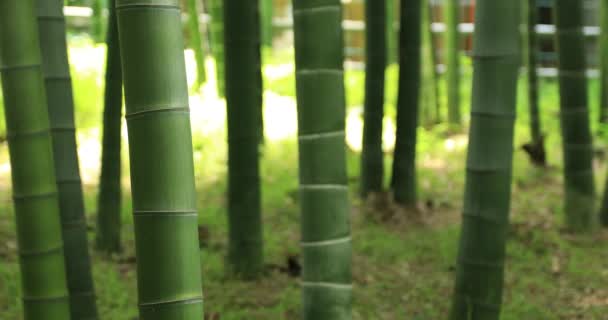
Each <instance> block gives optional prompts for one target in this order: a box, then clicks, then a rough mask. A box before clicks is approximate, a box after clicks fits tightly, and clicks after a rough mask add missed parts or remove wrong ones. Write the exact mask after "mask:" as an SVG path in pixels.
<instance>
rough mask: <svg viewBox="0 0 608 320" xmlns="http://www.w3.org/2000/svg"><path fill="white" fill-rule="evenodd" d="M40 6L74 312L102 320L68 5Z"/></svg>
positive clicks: (57, 0)
mask: <svg viewBox="0 0 608 320" xmlns="http://www.w3.org/2000/svg"><path fill="white" fill-rule="evenodd" d="M37 4H38V28H39V29H38V30H39V31H38V32H39V34H40V49H41V50H42V73H43V76H44V81H45V86H46V92H47V103H48V113H49V119H50V125H51V136H52V141H53V156H54V160H55V161H54V164H55V176H56V177H57V188H58V191H59V206H60V211H61V225H62V234H63V242H64V247H65V250H64V251H65V252H64V254H65V266H66V270H67V278H68V291H69V293H70V309H71V314H72V318H74V319H96V317H97V307H96V305H95V292H94V290H93V277H92V275H91V261H90V257H89V246H88V244H87V242H88V240H87V226H86V221H85V215H84V200H83V195H82V185H81V181H80V170H79V164H78V152H77V147H76V129H75V127H74V101H73V98H72V79H71V77H70V67H69V63H68V51H67V43H66V29H65V18H64V16H63V1H61V0H38V1H37Z"/></svg>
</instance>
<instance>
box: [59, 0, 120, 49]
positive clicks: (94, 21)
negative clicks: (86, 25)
mask: <svg viewBox="0 0 608 320" xmlns="http://www.w3.org/2000/svg"><path fill="white" fill-rule="evenodd" d="M107 1H109V2H112V1H114V0H107ZM62 2H63V1H62ZM103 7H104V5H103V0H93V3H92V9H93V16H91V37H92V38H93V41H95V42H101V41H103Z"/></svg>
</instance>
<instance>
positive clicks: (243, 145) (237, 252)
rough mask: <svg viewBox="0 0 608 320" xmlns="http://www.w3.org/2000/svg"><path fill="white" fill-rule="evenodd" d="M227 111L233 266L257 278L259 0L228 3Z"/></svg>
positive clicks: (247, 276) (231, 269)
mask: <svg viewBox="0 0 608 320" xmlns="http://www.w3.org/2000/svg"><path fill="white" fill-rule="evenodd" d="M223 21H224V22H225V24H224V39H225V53H226V57H225V61H226V104H227V114H228V226H229V228H228V229H229V232H228V233H229V245H228V261H227V262H228V269H229V272H230V273H231V274H233V275H235V276H237V277H242V278H245V279H254V278H257V277H259V275H260V273H261V272H262V271H263V256H262V253H263V242H262V214H261V196H260V169H259V152H258V142H259V139H260V135H261V133H260V129H261V128H260V119H259V117H260V115H261V114H260V110H261V99H260V95H261V93H260V90H261V83H260V81H261V79H262V77H261V70H260V43H259V34H260V31H259V24H258V21H259V16H258V2H257V1H256V0H249V1H246V2H243V1H241V0H225V1H224V19H223Z"/></svg>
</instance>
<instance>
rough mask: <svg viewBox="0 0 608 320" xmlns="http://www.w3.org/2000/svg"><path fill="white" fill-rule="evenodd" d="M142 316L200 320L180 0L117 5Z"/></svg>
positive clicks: (126, 1) (120, 1)
mask: <svg viewBox="0 0 608 320" xmlns="http://www.w3.org/2000/svg"><path fill="white" fill-rule="evenodd" d="M116 12H117V15H118V16H117V17H118V30H119V38H120V53H121V58H122V66H123V68H124V69H123V80H124V87H125V100H126V108H127V111H126V118H127V125H128V129H129V130H128V132H129V155H130V162H131V191H132V195H133V215H134V225H135V252H136V257H137V284H138V297H139V314H140V319H142V320H170V319H171V320H173V319H180V320H200V319H202V318H203V300H202V299H203V297H202V291H201V266H200V251H199V247H198V232H197V222H198V218H197V216H198V215H197V210H196V191H195V187H194V164H193V159H192V135H191V128H190V117H189V107H188V87H187V86H188V85H187V82H186V66H185V61H184V52H183V48H184V43H183V38H182V30H181V18H180V10H179V1H178V0H163V1H159V0H117V1H116Z"/></svg>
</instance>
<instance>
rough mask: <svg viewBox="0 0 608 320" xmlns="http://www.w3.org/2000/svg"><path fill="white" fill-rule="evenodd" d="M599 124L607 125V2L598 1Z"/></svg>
mask: <svg viewBox="0 0 608 320" xmlns="http://www.w3.org/2000/svg"><path fill="white" fill-rule="evenodd" d="M600 28H601V33H600V53H599V54H600V71H601V74H600V123H608V0H600Z"/></svg>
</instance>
